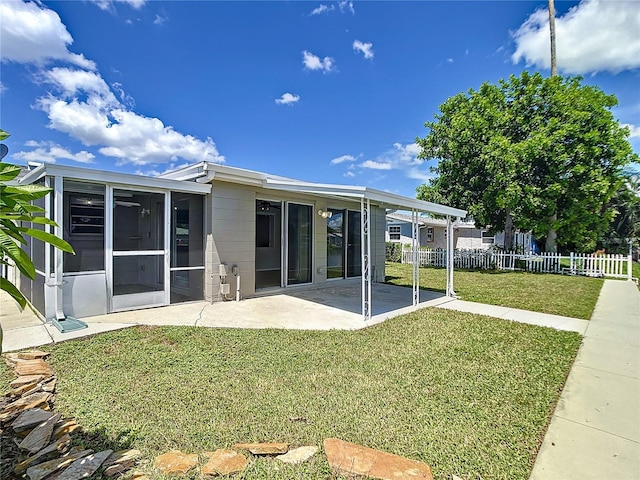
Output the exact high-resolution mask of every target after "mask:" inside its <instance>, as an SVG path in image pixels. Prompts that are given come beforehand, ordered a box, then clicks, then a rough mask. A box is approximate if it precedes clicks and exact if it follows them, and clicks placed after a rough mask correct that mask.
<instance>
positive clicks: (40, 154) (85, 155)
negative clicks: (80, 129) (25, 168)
mask: <svg viewBox="0 0 640 480" xmlns="http://www.w3.org/2000/svg"><path fill="white" fill-rule="evenodd" d="M25 145H26V146H27V147H36V148H35V150H30V151H28V152H26V151H23V152H16V153H14V154H13V155H12V157H14V158H17V159H19V160H23V161H25V162H45V163H55V162H56V161H57V160H73V161H74V162H78V163H94V159H95V155H94V154H93V153H90V152H87V151H86V150H82V151H81V152H77V153H71V152H70V151H69V150H68V149H66V148H64V147H62V146H60V145H58V144H55V143H51V142H35V141H33V140H31V141H28V142H26V144H25Z"/></svg>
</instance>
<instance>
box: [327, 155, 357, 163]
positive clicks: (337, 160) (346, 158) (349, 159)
mask: <svg viewBox="0 0 640 480" xmlns="http://www.w3.org/2000/svg"><path fill="white" fill-rule="evenodd" d="M355 160H356V157H354V156H353V155H342V156H340V157H336V158H334V159H333V160H331V162H330V164H331V165H338V164H340V163H344V162H355Z"/></svg>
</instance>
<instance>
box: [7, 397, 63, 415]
mask: <svg viewBox="0 0 640 480" xmlns="http://www.w3.org/2000/svg"><path fill="white" fill-rule="evenodd" d="M51 396H52V395H51V394H50V393H49V392H38V393H34V394H32V395H27V396H25V397H22V398H21V399H19V400H16V401H15V402H13V403H10V404H9V405H7V406H6V407H5V408H4V410H3V411H2V413H10V412H17V411H19V412H22V411H24V410H29V409H30V408H36V407H39V406H41V405H43V404H46V403H47V402H48V401H49V400H50V399H51ZM45 410H46V408H45Z"/></svg>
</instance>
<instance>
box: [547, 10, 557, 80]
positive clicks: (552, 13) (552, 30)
mask: <svg viewBox="0 0 640 480" xmlns="http://www.w3.org/2000/svg"><path fill="white" fill-rule="evenodd" d="M549 34H550V35H551V76H552V77H555V76H556V75H557V74H558V65H557V62H556V7H555V4H554V0H549Z"/></svg>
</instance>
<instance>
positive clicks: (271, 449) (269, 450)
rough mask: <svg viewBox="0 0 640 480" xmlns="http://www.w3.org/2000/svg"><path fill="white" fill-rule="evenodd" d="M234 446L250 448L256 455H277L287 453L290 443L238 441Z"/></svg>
mask: <svg viewBox="0 0 640 480" xmlns="http://www.w3.org/2000/svg"><path fill="white" fill-rule="evenodd" d="M233 448H237V449H238V450H248V451H250V452H251V453H253V454H254V455H276V454H280V453H287V451H288V450H289V445H288V444H287V443H236V444H235V445H234V446H233Z"/></svg>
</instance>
